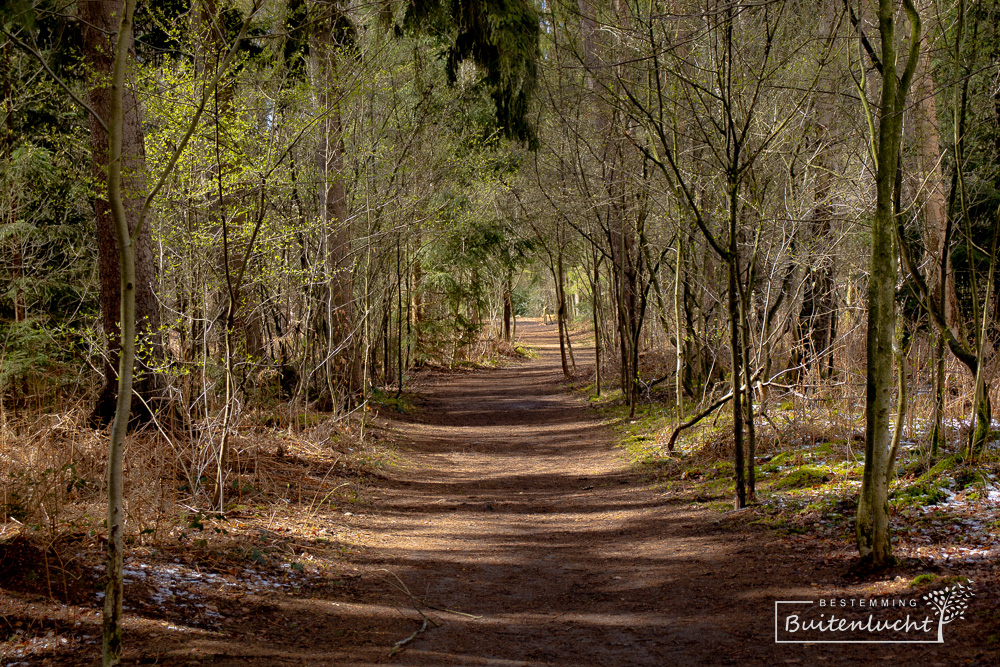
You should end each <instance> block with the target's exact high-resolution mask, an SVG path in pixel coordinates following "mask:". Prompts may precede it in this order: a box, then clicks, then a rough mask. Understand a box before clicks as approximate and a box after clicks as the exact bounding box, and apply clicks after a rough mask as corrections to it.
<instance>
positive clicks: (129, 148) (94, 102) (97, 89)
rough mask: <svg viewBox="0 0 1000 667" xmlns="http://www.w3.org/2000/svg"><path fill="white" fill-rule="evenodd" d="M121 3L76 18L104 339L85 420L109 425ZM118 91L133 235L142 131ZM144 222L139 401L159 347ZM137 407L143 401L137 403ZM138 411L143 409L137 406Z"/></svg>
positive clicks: (117, 310)
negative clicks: (109, 187)
mask: <svg viewBox="0 0 1000 667" xmlns="http://www.w3.org/2000/svg"><path fill="white" fill-rule="evenodd" d="M123 5H124V3H123V0H79V14H80V21H81V24H82V26H83V56H84V62H85V63H86V65H87V76H88V85H87V102H88V104H89V105H90V108H91V109H92V110H93V113H92V114H91V116H90V144H91V150H92V152H93V157H92V164H93V176H94V183H95V184H97V191H96V192H95V193H94V213H95V215H96V218H97V249H98V250H97V252H98V267H99V269H100V279H101V323H102V325H103V327H104V335H105V338H106V341H107V348H108V349H107V355H106V356H105V359H104V386H103V388H102V390H101V393H100V396H99V397H98V400H97V404H96V405H95V407H94V411H93V415H92V418H93V420H94V421H95V422H96V423H99V424H102V425H105V424H109V423H110V422H111V420H112V418H113V417H114V413H115V404H116V400H117V398H116V396H117V387H118V377H117V374H118V370H117V368H118V355H119V354H120V350H121V345H122V342H121V329H120V327H119V321H120V319H121V306H120V303H121V288H120V286H119V276H120V274H121V262H120V259H119V254H118V241H117V236H116V232H115V224H114V220H113V219H112V210H111V204H110V202H109V194H108V192H107V191H106V190H105V189H104V188H105V183H106V178H107V173H108V164H109V158H108V133H107V130H106V122H107V119H109V118H110V116H111V106H112V94H111V83H110V82H111V72H112V67H113V62H114V55H115V51H114V48H115V44H114V39H115V36H116V35H117V34H118V22H119V21H120V19H121V12H122V7H123ZM125 47H126V48H127V49H128V51H129V52H130V53H133V52H134V49H135V46H134V44H133V42H132V40H131V37H130V38H129V41H128V43H127V44H126V45H125ZM123 94H124V102H123V107H122V109H123V114H124V115H123V119H122V164H121V171H122V194H123V205H124V210H125V217H126V220H127V221H128V229H129V233H130V234H132V233H134V231H135V229H136V224H137V222H138V220H139V214H140V210H141V208H142V204H143V199H144V198H145V195H146V150H145V144H144V140H143V131H142V110H141V108H140V106H139V102H138V99H137V97H136V94H135V89H134V88H133V87H132V86H129V87H128V88H127V90H126V91H125V92H124V93H123ZM151 238H152V237H151V236H150V231H149V226H145V227H144V228H142V229H141V230H140V233H139V235H138V236H137V237H136V241H135V246H134V253H135V260H136V275H135V281H136V288H135V289H136V293H135V302H136V318H137V319H136V333H137V335H138V336H139V337H140V339H141V341H142V342H141V343H140V349H141V352H140V354H139V356H138V359H139V362H140V372H141V373H142V376H141V379H140V380H139V382H138V383H137V385H136V389H137V390H138V391H139V392H140V395H142V396H143V397H144V398H145V399H146V404H149V403H148V400H149V398H151V394H152V391H153V388H154V387H155V375H154V374H153V373H152V369H151V362H152V361H153V359H154V358H155V357H156V356H157V350H158V349H159V346H160V342H159V341H160V337H159V326H160V309H159V304H158V303H157V300H156V293H155V290H154V286H155V282H156V265H155V264H154V262H153V246H152V240H151ZM138 405H140V406H141V405H143V404H142V403H139V404H138ZM140 412H144V410H142V409H140Z"/></svg>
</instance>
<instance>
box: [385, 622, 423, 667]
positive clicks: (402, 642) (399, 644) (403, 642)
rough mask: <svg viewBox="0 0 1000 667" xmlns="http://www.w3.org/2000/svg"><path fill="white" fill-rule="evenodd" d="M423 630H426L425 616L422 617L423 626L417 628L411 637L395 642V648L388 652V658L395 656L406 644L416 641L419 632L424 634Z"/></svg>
mask: <svg viewBox="0 0 1000 667" xmlns="http://www.w3.org/2000/svg"><path fill="white" fill-rule="evenodd" d="M425 630H427V617H426V616H424V622H423V624H422V625H421V626H420V627H419V628H417V629H416V630H415V631H414V632H413V634H412V635H410V636H409V637H407V638H406V639H400V640H399V641H398V642H396V644H395V646H393V647H392V650H391V651H389V657H390V658H391V657H392V656H394V655H396V653H397V652H398V651H399V650H400V649H402V648H403V647H404V646H406V645H407V644H409V643H410V642H412V641H413V640H414V639H416V638H417V635H419V634H420V633H421V632H424V631H425Z"/></svg>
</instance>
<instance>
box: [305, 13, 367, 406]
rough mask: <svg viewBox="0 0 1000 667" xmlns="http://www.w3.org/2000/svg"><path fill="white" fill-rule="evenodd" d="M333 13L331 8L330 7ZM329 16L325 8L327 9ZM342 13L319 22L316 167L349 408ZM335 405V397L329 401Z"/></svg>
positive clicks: (350, 310) (330, 333) (352, 339)
mask: <svg viewBox="0 0 1000 667" xmlns="http://www.w3.org/2000/svg"><path fill="white" fill-rule="evenodd" d="M330 7H333V5H330ZM324 11H325V7H324ZM338 16H339V14H338V10H336V9H334V10H333V13H332V14H331V15H324V16H322V17H321V18H319V19H318V20H317V22H316V33H315V36H314V37H315V39H314V42H315V45H314V46H315V48H314V53H315V84H316V90H317V91H318V100H317V101H318V103H319V106H320V108H321V110H322V112H323V114H324V116H323V120H322V121H321V122H320V137H319V147H318V149H319V150H318V153H317V156H316V157H317V166H318V169H319V173H320V178H321V184H320V215H321V216H322V219H323V226H324V230H325V232H324V233H325V235H326V236H325V238H324V245H325V252H326V262H327V270H328V271H329V281H328V284H327V294H326V303H325V309H326V313H325V315H326V319H327V327H328V329H327V341H326V347H327V356H328V357H329V358H330V359H331V360H332V362H331V363H332V364H333V373H332V374H333V377H334V378H335V383H334V384H335V385H336V386H337V388H338V389H340V390H342V391H344V392H346V394H347V396H348V401H349V402H350V401H351V400H352V399H351V397H353V396H354V395H355V394H357V393H358V392H359V391H361V385H362V378H361V375H362V370H363V369H362V363H361V361H362V359H361V354H360V353H361V349H360V346H359V345H358V343H357V340H356V336H355V335H354V333H355V325H356V323H355V312H354V310H355V309H354V281H353V277H352V274H353V261H352V256H351V233H350V226H349V224H348V220H347V188H346V184H345V181H344V179H345V173H344V152H345V147H344V132H343V123H342V120H341V113H340V101H341V100H340V98H341V95H342V92H341V90H340V88H339V86H338V85H337V84H338V62H337V53H336V51H337V49H338V48H340V47H341V46H343V45H340V44H337V43H336V41H335V39H334V35H333V24H334V22H335V21H336V20H337V18H338ZM331 398H333V399H334V400H336V397H331Z"/></svg>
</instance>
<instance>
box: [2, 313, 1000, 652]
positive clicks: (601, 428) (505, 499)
mask: <svg viewBox="0 0 1000 667" xmlns="http://www.w3.org/2000/svg"><path fill="white" fill-rule="evenodd" d="M518 336H519V339H520V343H521V344H522V345H526V346H529V347H530V348H531V349H533V350H534V351H535V354H533V358H531V359H529V360H526V361H521V362H514V363H510V364H508V365H506V366H504V367H502V368H493V369H478V368H477V369H460V370H453V371H445V370H430V371H425V372H422V373H421V374H420V375H418V377H417V378H415V381H414V384H413V387H412V391H413V392H414V394H413V396H414V398H413V403H414V404H415V409H413V410H410V411H409V412H408V413H398V412H396V411H389V410H383V411H382V412H383V414H382V416H380V417H378V418H377V419H376V420H375V423H376V426H375V436H376V437H377V438H379V439H381V440H383V441H390V442H394V443H396V444H395V446H394V448H393V449H394V454H393V455H392V456H391V460H392V462H391V465H387V466H384V467H383V468H382V469H381V472H379V473H377V474H374V475H371V476H369V477H368V478H367V480H368V481H367V482H366V483H365V485H364V489H363V492H362V493H360V495H359V496H358V497H357V498H356V499H354V501H353V502H352V503H346V504H345V503H340V504H338V505H337V510H336V512H335V513H331V512H328V511H326V510H325V509H324V511H323V512H319V511H318V505H317V503H316V502H315V498H314V500H313V501H312V502H309V503H303V501H302V498H301V493H300V494H299V496H300V497H299V501H298V506H299V507H298V510H297V511H298V515H299V516H300V518H301V515H303V514H307V515H309V518H310V519H311V520H310V521H307V522H303V521H301V520H300V521H298V522H296V521H294V520H293V519H292V518H289V520H288V521H283V520H282V519H280V518H279V519H276V518H275V517H276V514H270V516H268V515H267V514H266V513H263V515H262V514H261V513H257V514H256V515H254V514H253V513H247V514H245V515H240V516H228V517H227V519H226V522H225V525H227V526H230V529H231V530H232V531H233V532H234V533H235V532H236V531H237V530H241V531H243V532H241V533H240V535H242V536H243V537H242V538H241V539H242V540H243V545H242V547H241V548H242V551H241V552H240V553H241V554H242V561H238V562H237V561H236V560H233V559H231V558H230V559H229V560H226V559H224V558H222V557H221V556H220V555H219V554H218V553H217V554H216V555H215V556H204V555H203V556H201V557H199V556H198V553H199V550H198V549H197V548H191V549H183V548H174V549H172V550H170V549H159V550H154V549H148V548H142V547H135V548H133V549H131V550H130V551H129V554H128V557H127V563H126V564H127V570H126V571H127V574H128V575H129V584H128V586H127V590H126V599H127V604H128V605H129V608H128V609H127V616H128V623H127V627H126V630H127V631H126V636H125V645H126V653H125V657H126V664H161V665H185V664H218V665H374V664H378V665H426V666H440V667H445V666H453V665H454V666H457V665H463V666H464V665H469V666H473V665H498V666H499V665H511V666H514V665H518V666H536V665H537V666H541V665H566V666H573V667H576V666H580V665H583V666H590V665H606V666H619V665H621V666H625V665H720V664H741V665H765V664H766V665H772V664H797V663H806V662H822V663H825V664H872V663H874V664H884V663H886V662H894V663H898V664H920V665H964V664H980V665H987V664H1000V642H998V639H1000V635H998V633H1000V628H998V626H1000V623H998V618H1000V584H998V581H997V575H996V562H995V559H989V560H982V559H980V560H977V561H975V562H973V561H969V562H967V563H966V562H959V561H956V562H953V563H939V564H936V565H934V564H932V563H930V562H929V561H928V562H923V561H920V560H919V559H911V560H910V561H908V564H906V565H902V566H900V568H898V569H896V570H893V571H890V572H884V573H878V574H872V573H864V572H859V571H858V570H857V569H856V568H852V560H851V557H850V554H851V553H852V551H851V545H850V542H849V540H848V539H846V537H845V536H843V535H839V536H838V535H832V536H831V535H830V534H824V533H822V532H821V531H815V532H811V531H807V532H803V533H802V534H796V533H791V534H790V533H789V532H788V531H786V530H785V531H783V530H777V529H775V527H774V526H773V525H768V524H767V522H761V521H753V522H751V521H750V520H749V519H750V518H752V517H754V516H759V514H758V515H754V514H753V510H742V511H734V510H731V509H723V508H721V507H718V506H715V507H709V506H708V505H707V504H706V503H705V502H704V501H706V500H711V499H712V498H714V499H715V500H719V499H720V498H722V497H723V496H722V495H717V496H712V497H711V498H708V497H705V494H706V493H707V491H705V490H699V487H697V485H696V484H695V483H694V482H693V481H692V482H691V483H690V484H688V483H687V482H683V483H682V482H680V480H678V481H677V483H678V484H680V486H677V485H674V486H670V487H665V486H664V485H663V484H657V483H651V481H650V478H649V476H648V474H646V473H644V472H643V471H642V470H641V469H640V468H638V467H636V466H635V465H633V464H630V463H629V461H628V458H627V456H625V454H624V452H623V450H622V449H621V448H620V447H617V446H616V444H615V442H616V439H617V438H618V435H617V434H616V433H615V431H614V430H613V429H612V428H611V427H610V426H608V425H607V424H606V423H603V422H602V420H601V418H600V415H599V414H597V412H595V410H593V409H592V408H591V407H590V406H589V405H588V404H587V402H586V401H585V400H584V399H583V398H582V397H580V396H579V394H578V393H577V394H574V393H573V392H571V391H569V390H568V388H567V387H566V385H565V384H564V383H563V380H562V373H561V371H560V368H559V351H558V343H557V337H556V333H555V330H554V327H548V326H544V325H542V324H540V323H537V322H525V323H522V324H519V327H518ZM583 356H584V353H583V352H582V351H581V352H578V363H581V364H585V363H586V359H585V358H581V357H583ZM591 363H592V361H591ZM332 469H333V468H332V467H331V470H332ZM324 479H326V478H324ZM331 493H333V492H332V491H331ZM292 504H294V503H292ZM716 504H718V503H716ZM319 505H322V503H319ZM293 515H294V512H290V513H288V514H287V516H289V517H293ZM205 521H206V522H207V521H209V519H205ZM195 522H196V523H198V519H196V520H195ZM211 525H213V526H214V525H216V524H211ZM218 525H222V524H218ZM199 527H200V528H201V529H204V526H202V525H201V524H199ZM221 530H222V529H220V531H221ZM250 536H252V537H253V539H254V540H256V541H255V542H254V544H256V545H257V546H255V547H254V548H253V549H252V550H251V549H250V548H249V547H250V544H249V543H248V540H249V538H250ZM32 548H33V547H31V546H30V545H29V544H28V543H27V542H22V541H19V540H18V538H15V539H14V540H8V541H6V542H4V543H2V544H0V642H2V643H0V667H3V666H4V665H36V664H53V665H83V664H92V663H93V662H94V661H95V660H96V659H97V655H98V649H97V643H96V642H97V638H98V625H99V606H98V605H99V601H98V600H97V599H96V598H95V597H94V595H93V592H92V591H93V590H94V589H93V587H91V588H90V589H88V590H89V591H91V592H90V593H88V594H86V595H83V594H81V595H80V596H74V595H73V594H72V592H71V591H70V590H69V588H72V583H71V584H70V585H69V586H67V584H66V581H67V579H66V577H65V576H63V577H62V580H61V583H60V582H59V581H56V582H53V581H52V579H51V578H48V579H45V578H41V579H36V580H35V581H34V586H33V589H32V586H30V585H29V583H30V582H28V581H27V579H26V577H25V576H23V573H24V570H25V569H31V568H37V567H38V562H37V561H38V560H39V559H40V558H41V557H44V555H45V554H44V553H42V552H38V551H32ZM66 551H67V550H66V549H64V550H63V552H66ZM275 554H284V556H282V557H281V558H275ZM19 559H20V560H19ZM64 569H70V568H68V567H65V566H64ZM76 572H77V574H76V575H75V577H76V579H80V577H81V576H82V574H80V572H79V569H78V570H76ZM925 573H933V574H934V575H935V576H936V577H947V576H956V575H960V576H963V577H965V578H966V579H968V580H971V581H972V582H974V583H973V584H972V585H973V588H974V592H975V597H973V598H972V602H971V603H970V605H969V608H968V612H967V613H966V615H965V618H964V619H957V620H955V621H954V622H952V623H950V624H948V625H946V626H945V627H944V643H943V644H928V643H925V644H906V643H897V644H890V645H885V646H883V645H872V644H863V643H862V644H858V643H854V644H852V643H846V644H802V643H776V642H775V638H776V620H775V614H776V604H775V602H776V601H782V600H788V601H813V602H816V601H818V600H821V599H823V600H830V599H835V600H838V604H841V603H840V602H839V601H840V600H846V601H847V604H848V605H850V604H852V601H857V600H866V601H872V600H876V601H877V600H897V601H898V600H911V599H917V598H920V596H921V593H926V592H927V591H928V589H926V588H923V589H921V588H917V589H915V588H913V586H912V580H913V578H914V577H916V576H917V575H920V574H925ZM931 578H933V577H931ZM5 579H6V581H5ZM15 579H17V581H18V582H19V584H18V585H16V586H15V585H8V584H9V582H11V581H14V580H15ZM938 581H942V579H938ZM53 586H54V587H55V589H56V591H55V593H53ZM59 589H67V590H66V592H65V594H64V595H60V594H59ZM883 611H884V610H879V611H878V612H877V613H883ZM908 611H909V612H910V613H913V614H914V615H916V616H920V617H923V615H924V605H923V602H921V603H920V607H919V609H917V610H916V611H914V610H913V609H909V610H908ZM845 613H847V614H848V615H849V610H847V611H845ZM861 613H862V614H868V613H869V612H868V611H867V610H862V612H861ZM935 627H936V626H935ZM4 633H6V635H8V636H9V637H10V638H9V639H7V640H6V641H3V640H4V639H5V637H4V636H3V635H4ZM785 636H786V635H782V637H785ZM871 636H874V635H871ZM871 636H869V637H868V638H869V639H870V638H871ZM935 636H936V634H935ZM815 637H816V635H814V636H813V638H815Z"/></svg>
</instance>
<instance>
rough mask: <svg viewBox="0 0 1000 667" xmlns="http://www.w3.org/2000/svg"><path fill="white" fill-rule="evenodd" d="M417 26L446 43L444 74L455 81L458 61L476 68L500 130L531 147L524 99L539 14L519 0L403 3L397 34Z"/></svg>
mask: <svg viewBox="0 0 1000 667" xmlns="http://www.w3.org/2000/svg"><path fill="white" fill-rule="evenodd" d="M418 30H423V31H427V32H429V33H431V34H434V35H436V36H438V37H439V38H440V39H442V40H443V41H444V42H445V43H446V45H447V46H446V54H447V73H448V79H449V81H451V82H452V83H455V82H456V81H457V80H458V77H459V69H460V66H461V64H462V63H463V62H465V61H467V60H471V61H472V62H474V63H475V64H476V65H477V66H478V67H479V68H480V69H481V70H483V74H482V82H483V84H484V85H485V87H486V88H487V90H488V91H489V93H490V96H491V97H492V98H493V103H494V105H495V108H496V118H497V122H498V123H499V125H500V129H501V131H502V132H503V133H504V134H505V135H506V136H508V137H514V138H517V139H519V140H521V141H524V142H526V143H528V144H529V145H530V146H532V147H535V146H537V143H538V140H537V137H536V135H535V130H534V128H533V127H532V126H531V124H530V122H529V121H528V103H529V100H530V98H531V95H532V94H533V93H534V91H535V88H536V87H537V78H538V65H537V60H538V58H539V47H538V38H539V18H538V13H537V11H536V10H535V7H534V5H532V4H531V3H529V2H525V0H415V1H414V2H410V3H408V4H407V6H406V11H405V14H404V16H403V20H402V25H401V26H400V27H398V28H397V33H398V34H402V33H403V32H404V31H406V32H408V33H410V34H413V33H415V32H416V31H418Z"/></svg>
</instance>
